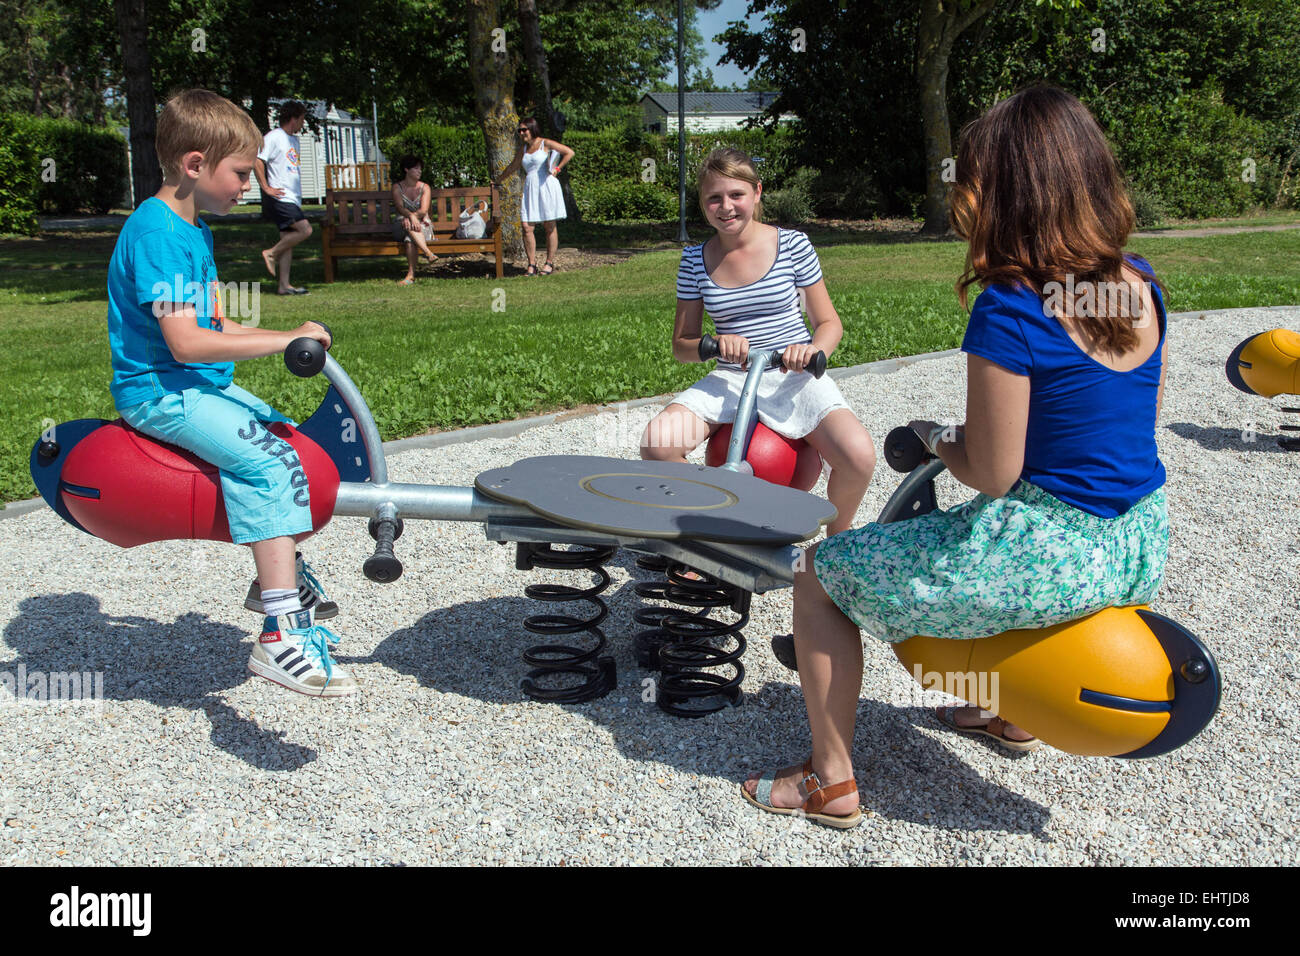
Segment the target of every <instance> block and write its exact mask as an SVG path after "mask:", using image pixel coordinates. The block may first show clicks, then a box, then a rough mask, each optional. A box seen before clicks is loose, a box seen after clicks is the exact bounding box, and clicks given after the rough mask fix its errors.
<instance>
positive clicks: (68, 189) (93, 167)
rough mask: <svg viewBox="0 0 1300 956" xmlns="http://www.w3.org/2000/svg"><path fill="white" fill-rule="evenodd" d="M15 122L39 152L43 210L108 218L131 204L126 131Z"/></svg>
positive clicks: (21, 119) (39, 195) (55, 122)
mask: <svg viewBox="0 0 1300 956" xmlns="http://www.w3.org/2000/svg"><path fill="white" fill-rule="evenodd" d="M14 119H15V121H16V123H17V130H16V132H17V134H18V135H19V136H21V137H22V138H24V139H25V140H26V141H27V142H28V143H30V144H31V147H32V149H33V150H34V151H35V153H36V161H37V176H36V178H37V196H36V204H37V208H38V209H39V210H40V211H41V212H47V213H69V212H90V213H94V214H96V215H103V214H104V213H106V212H108V211H109V210H110V209H112V208H114V207H115V206H120V205H124V204H125V203H126V193H127V158H126V150H127V146H126V140H125V139H124V138H123V137H122V134H121V133H119V132H118V131H117V130H115V129H109V128H107V127H103V126H91V125H89V124H88V123H74V122H73V121H72V120H62V119H44V118H37V117H34V116H17V117H14ZM51 160H52V161H53V162H52V164H51V162H50V161H51Z"/></svg>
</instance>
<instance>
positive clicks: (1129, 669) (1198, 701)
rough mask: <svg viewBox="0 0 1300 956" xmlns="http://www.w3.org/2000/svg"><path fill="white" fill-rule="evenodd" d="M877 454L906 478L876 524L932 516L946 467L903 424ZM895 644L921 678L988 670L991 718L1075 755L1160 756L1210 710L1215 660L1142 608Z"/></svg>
mask: <svg viewBox="0 0 1300 956" xmlns="http://www.w3.org/2000/svg"><path fill="white" fill-rule="evenodd" d="M1288 334H1290V335H1292V339H1293V342H1292V345H1293V346H1296V345H1300V336H1295V335H1294V333H1288ZM1292 355H1293V356H1300V351H1293V352H1292ZM1292 362H1293V363H1294V362H1295V358H1294V357H1293V359H1292ZM885 457H886V460H887V461H888V462H889V464H890V465H891V466H892V467H893V468H894V469H895V470H897V471H907V472H910V474H908V476H907V477H906V478H905V479H904V480H903V482H902V484H901V485H899V487H898V490H897V491H895V492H894V494H893V496H892V497H891V498H890V499H889V501H888V503H887V504H886V505H885V508H884V510H883V511H882V512H881V513H880V518H879V520H880V521H881V522H890V521H903V520H907V519H908V518H913V517H917V516H919V515H922V514H925V513H926V512H929V511H932V510H934V509H935V508H936V507H937V502H936V499H935V490H934V478H935V476H937V475H938V474H939V473H940V472H941V471H943V468H944V465H943V462H941V461H939V460H938V459H935V458H931V457H929V453H928V452H927V451H926V449H925V446H924V444H923V443H922V442H921V440H920V438H918V437H917V435H916V433H915V432H913V431H912V430H911V429H910V428H896V429H894V430H893V431H892V432H890V434H889V437H888V438H887V439H886V440H885ZM893 647H894V653H895V654H897V655H898V659H899V660H900V661H902V662H903V666H905V667H906V668H907V670H908V672H909V673H910V674H912V675H913V676H914V677H916V678H917V679H918V680H922V681H924V678H925V675H927V674H954V675H965V679H966V686H968V687H970V686H977V687H981V688H983V687H988V686H990V685H991V681H992V679H993V676H994V675H996V680H997V684H996V686H997V708H998V716H1000V717H1002V718H1003V719H1004V720H1007V721H1010V722H1011V723H1013V724H1015V725H1017V726H1018V727H1021V728H1023V729H1024V730H1025V731H1027V732H1028V733H1031V734H1033V735H1034V736H1035V737H1038V738H1039V739H1040V740H1042V741H1044V742H1046V743H1048V744H1051V745H1052V746H1053V747H1056V748H1057V749H1059V750H1064V751H1067V752H1068V753H1072V754H1080V755H1083V756H1100V757H1155V756H1159V755H1160V754H1165V753H1169V752H1170V751H1171V750H1174V749H1176V748H1178V747H1181V746H1182V745H1183V744H1185V743H1187V742H1188V741H1189V740H1191V739H1192V738H1193V737H1195V736H1196V735H1197V734H1198V733H1200V732H1201V730H1203V729H1204V728H1205V726H1206V725H1207V724H1209V722H1210V720H1211V719H1212V718H1213V717H1214V714H1215V711H1216V710H1218V706H1219V693H1220V684H1219V670H1218V666H1217V665H1216V664H1215V661H1214V657H1213V655H1211V654H1210V652H1209V650H1208V649H1207V648H1206V647H1205V645H1203V644H1202V643H1201V642H1200V641H1199V640H1198V639H1197V638H1196V636H1195V635H1193V634H1192V633H1191V632H1190V631H1188V630H1186V629H1185V628H1183V627H1182V626H1181V625H1179V624H1178V623H1176V622H1175V621H1172V620H1170V619H1169V618H1167V617H1164V616H1163V615H1160V614H1156V613H1155V612H1153V611H1152V610H1151V609H1150V608H1147V607H1123V608H1118V607H1114V608H1107V609H1106V610H1103V611H1098V612H1097V613H1096V614H1092V615H1090V616H1088V617H1085V618H1081V619H1079V620H1077V621H1071V622H1069V623H1066V624H1057V625H1055V626H1053V627H1046V628H1040V629H1035V630H1022V631H1007V632H1005V633H1003V634H997V635H994V636H993V637H986V638H982V639H980V640H960V641H958V640H945V639H943V638H937V637H924V636H917V637H913V638H910V639H909V640H906V641H903V642H902V643H899V644H895V645H893ZM973 702H975V703H978V701H973Z"/></svg>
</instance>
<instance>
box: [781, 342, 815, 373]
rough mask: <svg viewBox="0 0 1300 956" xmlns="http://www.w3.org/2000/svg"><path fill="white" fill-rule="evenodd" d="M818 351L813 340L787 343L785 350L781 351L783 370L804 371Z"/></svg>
mask: <svg viewBox="0 0 1300 956" xmlns="http://www.w3.org/2000/svg"><path fill="white" fill-rule="evenodd" d="M817 352H818V349H817V347H816V346H814V345H813V344H812V343H811V342H805V343H803V344H801V345H787V346H786V347H785V351H783V352H782V353H781V371H782V372H802V371H804V370H805V369H806V368H807V367H808V365H809V363H810V362H812V360H813V356H815V355H816V354H817Z"/></svg>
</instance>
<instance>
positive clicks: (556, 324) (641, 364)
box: [0, 223, 1300, 501]
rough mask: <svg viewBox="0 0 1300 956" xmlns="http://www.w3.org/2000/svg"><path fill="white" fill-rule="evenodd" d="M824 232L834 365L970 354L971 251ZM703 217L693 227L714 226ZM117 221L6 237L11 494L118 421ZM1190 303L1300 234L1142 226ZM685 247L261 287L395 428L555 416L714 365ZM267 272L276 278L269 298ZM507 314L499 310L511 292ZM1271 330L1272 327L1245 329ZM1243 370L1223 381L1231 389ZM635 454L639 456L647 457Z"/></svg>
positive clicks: (363, 267) (230, 255)
mask: <svg viewBox="0 0 1300 956" xmlns="http://www.w3.org/2000/svg"><path fill="white" fill-rule="evenodd" d="M565 229H567V231H562V233H561V234H562V236H563V241H564V242H565V244H566V245H567V244H571V243H574V242H575V241H578V242H579V243H580V244H582V245H586V246H588V247H600V248H612V247H623V248H629V247H632V248H635V247H637V244H638V243H640V244H642V246H644V247H653V246H654V245H655V244H657V243H663V242H670V241H671V240H672V238H673V237H674V236H675V235H676V224H675V223H665V224H661V225H660V226H657V227H653V228H647V227H644V226H618V225H615V226H594V225H592V226H577V227H575V226H569V227H562V230H565ZM810 231H813V232H816V233H818V238H817V240H816V244H817V245H818V249H819V254H820V256H821V261H822V266H823V269H824V271H825V273H826V276H827V286H828V288H829V289H830V293H831V298H832V300H833V301H834V303H835V305H836V308H837V309H838V311H839V313H840V316H841V318H842V319H843V321H844V326H845V336H844V340H843V343H842V344H841V346H840V348H839V350H838V351H837V352H836V354H835V356H834V359H833V364H835V365H840V366H844V365H854V364H858V363H860V362H867V361H872V360H875V359H881V358H888V357H892V356H897V355H911V354H916V353H919V352H931V351H937V350H940V349H946V348H953V347H955V346H957V345H959V344H960V342H961V336H962V331H963V329H964V328H965V315H964V314H963V312H962V311H961V309H960V307H959V306H958V305H957V301H956V297H955V296H954V294H953V291H952V286H953V282H954V280H955V278H956V277H957V275H958V274H959V273H960V272H961V269H962V264H963V257H964V247H963V246H962V244H960V243H957V242H951V241H909V242H899V241H897V237H893V241H890V239H889V238H883V239H882V237H881V236H882V234H881V233H879V232H873V233H868V234H863V233H853V232H847V231H839V232H837V231H836V230H834V229H828V228H825V227H822V228H820V229H817V230H813V229H811V228H810ZM698 232H699V231H698V229H693V230H692V235H693V236H694V238H695V239H697V240H698V239H700V238H703V234H697V233H698ZM269 233H270V229H269V227H268V226H266V225H265V224H260V223H219V224H217V225H216V226H215V228H214V235H215V240H216V250H217V257H218V268H219V270H220V274H221V277H222V279H223V280H224V281H247V282H252V281H263V280H266V279H267V278H268V277H267V276H266V274H265V272H264V271H262V269H261V266H260V262H259V261H258V259H257V255H258V251H259V250H260V249H261V248H262V246H263V245H265V244H266V242H267V240H268V239H269V238H270V234H269ZM115 241H116V235H115V233H114V232H112V231H102V232H94V231H79V232H76V233H61V234H59V233H56V234H46V235H44V236H42V237H41V238H38V239H17V240H4V241H0V315H2V316H3V317H2V318H0V350H3V354H4V355H5V357H6V359H5V363H4V365H3V368H2V369H0V449H3V451H0V500H4V501H12V500H16V499H21V498H26V497H30V496H31V495H33V494H34V493H35V491H34V489H33V487H32V484H31V479H30V476H29V475H28V471H27V461H28V455H29V454H30V450H31V447H32V444H33V443H34V442H35V440H36V438H37V436H38V435H39V434H40V432H41V430H42V429H43V428H44V427H46V425H47V424H48V423H49V422H50V421H53V422H63V421H67V420H69V419H75V418H91V417H101V418H113V417H115V413H114V411H113V408H112V402H111V400H110V398H109V393H108V383H109V379H110V371H109V356H108V335H107V328H106V324H105V319H104V316H105V310H106V296H105V283H106V281H107V263H108V259H109V256H110V255H111V254H112V249H113V245H114V242H115ZM1132 248H1133V249H1134V251H1136V252H1138V253H1139V254H1141V255H1144V256H1146V257H1147V258H1149V259H1150V260H1151V262H1152V263H1153V264H1154V266H1155V268H1156V270H1157V273H1158V275H1159V276H1160V278H1161V279H1162V280H1163V281H1164V283H1165V285H1166V287H1167V288H1168V290H1169V296H1168V300H1169V307H1170V308H1171V309H1172V310H1175V311H1190V310H1196V309H1219V308H1234V307H1242V306H1263V305H1293V304H1298V303H1300V231H1297V232H1271V233H1245V234H1239V235H1229V236H1211V237H1204V238H1180V239H1176V240H1175V239H1164V238H1152V239H1137V240H1134V242H1133V246H1132ZM679 256H680V253H679V251H678V250H677V249H676V248H675V247H673V248H667V249H657V250H654V251H649V252H646V253H645V254H643V255H638V256H636V257H634V258H632V259H630V260H628V261H626V262H623V263H621V264H618V265H612V266H600V267H596V268H592V269H588V270H585V271H582V272H561V273H557V274H556V275H554V276H551V277H548V278H547V279H544V280H542V279H531V278H528V279H526V278H523V277H509V278H506V279H502V280H497V279H496V278H495V277H492V276H488V277H486V278H447V279H436V280H434V279H426V280H421V282H420V283H417V284H416V285H415V286H412V287H399V286H397V285H396V284H395V283H394V282H393V278H394V275H395V270H397V269H400V262H399V260H398V259H396V258H393V259H391V260H390V259H358V260H347V261H346V262H345V264H344V266H343V275H344V276H345V277H346V281H339V282H336V283H334V284H333V285H328V286H327V285H325V284H324V281H323V279H324V276H323V263H322V261H321V259H320V246H319V242H318V241H315V240H313V241H311V242H309V243H307V244H306V248H305V249H304V248H303V247H301V246H300V247H299V254H298V255H295V259H294V272H293V276H294V281H295V283H302V284H306V285H309V286H311V287H312V294H311V295H310V296H304V297H286V298H280V297H277V296H275V295H274V294H266V295H263V296H262V297H261V324H262V325H264V326H266V327H269V328H293V327H295V326H297V325H299V324H300V323H301V322H303V321H305V320H307V319H309V318H322V319H324V320H326V321H328V322H329V324H330V326H331V327H332V328H333V329H334V331H335V333H336V335H337V337H338V345H337V347H336V350H335V355H336V357H337V358H338V360H339V361H340V362H341V363H342V364H343V366H344V368H346V369H347V370H348V372H349V374H350V375H352V377H353V378H354V379H355V380H356V381H357V383H358V385H359V386H360V388H361V390H362V392H363V393H364V394H365V396H366V399H367V401H368V402H369V404H370V406H371V409H372V410H373V412H374V414H375V418H376V421H377V422H378V424H379V428H380V432H381V434H382V435H383V437H384V438H385V439H390V438H397V437H403V436H406V435H411V434H418V433H422V432H425V431H428V430H430V429H447V428H459V427H463V426H467V425H475V424H482V423H486V422H493V421H501V420H505V419H510V418H515V417H519V416H522V415H528V414H535V413H539V412H542V411H547V410H552V409H557V408H569V407H574V406H578V405H585V404H599V403H604V402H613V401H619V400H622V399H629V398H635V397H640V396H644V395H656V394H661V393H665V392H671V391H674V390H677V389H681V388H684V387H686V386H687V385H689V384H690V383H691V382H693V381H694V380H695V379H696V378H698V376H699V375H700V374H701V372H702V371H703V369H701V368H699V367H696V366H684V365H679V364H677V363H675V362H674V361H673V360H672V357H671V352H670V348H669V335H670V334H671V329H672V318H673V309H674V292H673V278H674V276H675V275H676V270H677V262H678V259H679ZM272 288H273V287H272V286H271V285H270V284H269V283H267V284H266V285H265V286H264V290H265V291H266V292H268V293H271V292H272ZM497 289H500V290H502V291H503V293H504V306H505V308H504V311H493V304H494V302H495V303H497V304H498V305H499V304H500V303H501V302H502V299H501V298H500V296H499V295H497V294H496V293H494V290H497ZM1245 331H1246V332H1249V331H1258V330H1245ZM236 380H237V381H238V382H239V383H240V384H241V385H243V386H244V387H245V388H248V389H250V390H251V391H253V392H254V393H256V394H257V395H259V396H261V397H262V398H264V399H266V400H267V401H268V402H270V403H271V404H272V405H275V406H276V407H278V408H280V409H281V410H282V411H284V412H285V413H286V414H289V415H292V416H294V417H296V418H299V419H302V418H305V417H306V416H307V415H309V414H310V413H311V412H312V411H313V410H314V409H315V407H316V404H317V402H318V401H319V399H320V397H321V395H322V394H323V392H324V383H323V381H321V380H312V381H310V382H303V381H302V380H300V379H296V378H294V377H292V376H291V375H289V374H288V373H287V372H286V371H285V369H284V366H283V364H282V362H281V361H280V360H279V359H278V358H267V359H259V360H257V361H252V362H243V363H240V365H239V367H238V369H237V371H236ZM1225 384H1226V383H1225ZM632 452H633V450H632V449H629V450H628V453H629V454H631V453H632Z"/></svg>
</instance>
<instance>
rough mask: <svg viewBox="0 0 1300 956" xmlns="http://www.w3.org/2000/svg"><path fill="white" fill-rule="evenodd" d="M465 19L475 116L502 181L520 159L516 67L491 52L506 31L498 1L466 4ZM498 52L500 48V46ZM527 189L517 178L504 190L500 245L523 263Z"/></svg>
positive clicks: (503, 53) (489, 158)
mask: <svg viewBox="0 0 1300 956" xmlns="http://www.w3.org/2000/svg"><path fill="white" fill-rule="evenodd" d="M465 16H466V18H467V19H468V26H469V32H468V37H469V73H470V81H471V82H472V83H473V86H474V113H475V115H476V116H477V117H478V121H479V124H480V125H481V126H482V127H483V143H484V146H485V148H486V150H487V164H488V172H489V174H491V175H492V176H498V175H500V174H501V171H502V170H504V169H505V168H506V167H507V166H509V165H510V162H511V160H513V159H514V158H515V143H516V142H517V138H516V137H515V129H516V128H517V124H518V122H519V114H518V113H516V112H515V103H514V88H515V64H514V61H513V60H512V59H511V57H510V53H509V51H508V50H505V51H494V50H493V49H492V46H493V44H494V42H496V41H497V40H498V37H500V36H501V35H500V34H498V36H497V37H494V36H493V35H492V31H493V30H496V29H501V30H504V27H502V26H501V9H500V6H499V3H498V0H466V2H465ZM497 45H498V46H499V45H500V43H497ZM522 198H523V185H522V183H521V181H520V178H519V177H518V176H515V177H514V178H513V179H509V180H506V181H505V182H503V183H502V184H501V209H499V210H495V212H496V215H498V216H499V217H500V218H501V239H502V242H503V244H504V246H505V254H506V255H507V256H509V257H510V258H512V259H515V260H518V259H522V258H523V257H524V234H523V226H522V225H521V223H520V219H519V214H520V203H521V200H522Z"/></svg>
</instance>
